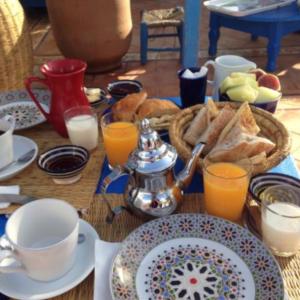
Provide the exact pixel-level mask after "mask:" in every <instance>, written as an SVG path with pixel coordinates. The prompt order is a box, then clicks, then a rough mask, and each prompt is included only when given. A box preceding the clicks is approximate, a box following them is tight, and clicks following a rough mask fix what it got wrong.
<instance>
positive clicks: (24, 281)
mask: <svg viewBox="0 0 300 300" xmlns="http://www.w3.org/2000/svg"><path fill="white" fill-rule="evenodd" d="M79 225H80V226H79V233H83V234H85V237H86V239H85V241H84V243H82V244H79V245H78V248H77V253H76V260H75V265H74V266H73V268H72V269H71V270H70V271H69V272H68V273H67V274H66V275H65V276H63V277H62V278H60V279H58V280H54V281H50V282H40V281H35V280H32V279H30V278H29V277H27V276H26V275H24V274H17V273H14V274H0V293H2V294H4V295H6V296H8V297H11V298H16V299H26V300H37V299H39V300H40V299H49V298H51V297H55V296H58V295H61V294H63V293H65V292H67V291H69V290H70V289H72V288H73V287H75V286H77V285H78V284H79V283H80V282H82V281H83V280H84V279H85V278H86V277H87V276H88V275H89V274H90V273H91V272H92V270H93V269H94V265H95V262H94V260H95V258H94V256H95V253H94V252H95V250H94V248H95V240H96V239H98V238H99V237H98V234H97V232H96V231H95V229H94V228H93V227H92V226H91V225H90V224H89V223H87V222H85V221H84V220H80V223H79Z"/></svg>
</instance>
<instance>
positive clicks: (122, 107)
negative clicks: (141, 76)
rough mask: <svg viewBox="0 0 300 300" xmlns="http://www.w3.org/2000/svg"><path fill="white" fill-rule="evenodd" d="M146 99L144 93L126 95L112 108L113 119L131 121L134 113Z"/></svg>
mask: <svg viewBox="0 0 300 300" xmlns="http://www.w3.org/2000/svg"><path fill="white" fill-rule="evenodd" d="M146 99H147V93H146V92H145V91H142V92H139V93H133V94H129V95H127V96H126V97H124V98H123V99H121V100H120V101H118V102H117V103H115V104H114V105H113V106H112V113H113V115H114V118H115V119H116V120H118V121H133V120H134V117H135V114H136V112H137V111H138V109H139V107H140V106H141V105H142V104H143V103H144V101H145V100H146Z"/></svg>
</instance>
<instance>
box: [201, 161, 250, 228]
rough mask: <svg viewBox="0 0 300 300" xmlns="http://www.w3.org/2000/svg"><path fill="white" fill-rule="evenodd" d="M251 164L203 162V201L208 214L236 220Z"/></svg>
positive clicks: (245, 194)
mask: <svg viewBox="0 0 300 300" xmlns="http://www.w3.org/2000/svg"><path fill="white" fill-rule="evenodd" d="M251 171H252V164H251V161H250V160H249V159H244V160H242V161H240V162H235V163H231V162H212V161H210V160H209V159H208V158H205V159H204V162H203V181H204V202H205V209H206V212H207V213H208V214H211V215H214V216H217V217H221V218H224V219H228V220H230V221H233V222H237V221H239V220H240V219H241V217H242V213H243V208H244V205H245V201H246V197H247V191H248V185H249V180H250V176H251Z"/></svg>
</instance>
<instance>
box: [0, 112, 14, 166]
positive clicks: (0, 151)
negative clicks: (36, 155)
mask: <svg viewBox="0 0 300 300" xmlns="http://www.w3.org/2000/svg"><path fill="white" fill-rule="evenodd" d="M14 128H15V119H14V117H13V116H10V115H7V116H5V117H3V118H2V119H0V131H1V133H0V145H1V147H0V169H1V168H4V167H5V166H7V165H8V164H10V163H11V162H12V161H13V159H14V149H13V131H14Z"/></svg>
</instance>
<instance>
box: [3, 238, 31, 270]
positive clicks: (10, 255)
mask: <svg viewBox="0 0 300 300" xmlns="http://www.w3.org/2000/svg"><path fill="white" fill-rule="evenodd" d="M3 242H4V243H5V246H3V245H2V243H3ZM0 243H1V244H0V273H16V272H25V267H24V266H23V265H22V263H21V262H20V261H19V259H18V258H17V256H16V255H15V252H14V250H13V249H12V247H11V246H10V244H9V242H8V241H7V240H6V238H5V236H3V237H1V238H0ZM6 259H10V260H12V261H11V262H10V264H9V265H5V266H1V263H2V262H3V261H4V260H6ZM16 262H17V263H18V265H16Z"/></svg>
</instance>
